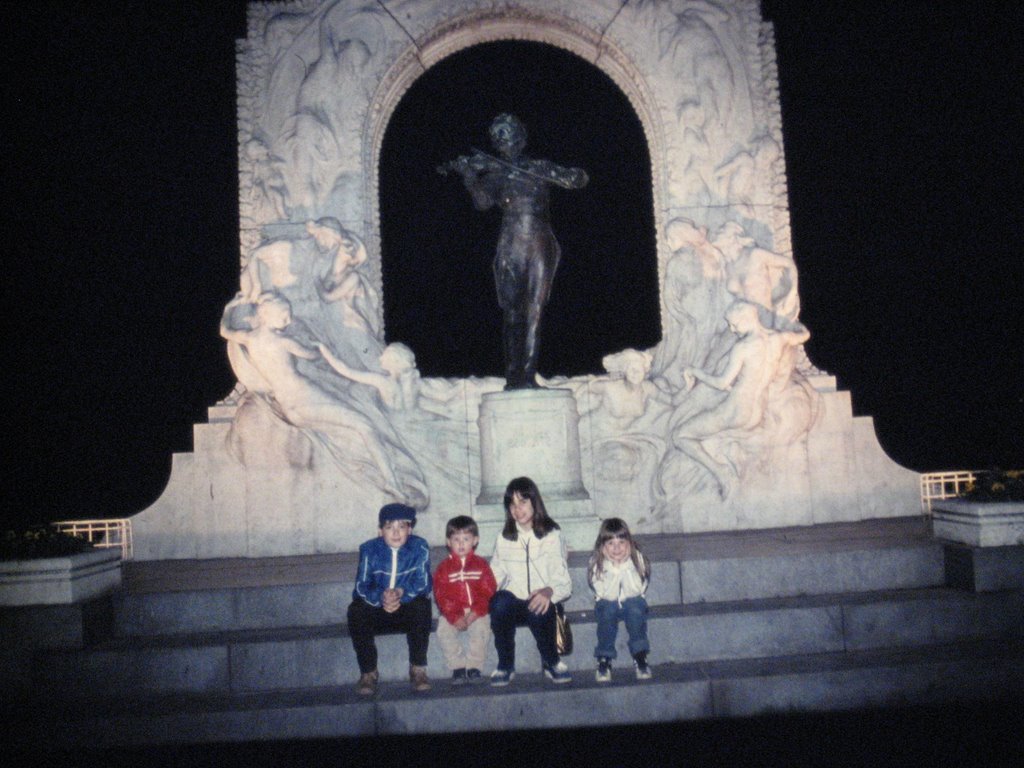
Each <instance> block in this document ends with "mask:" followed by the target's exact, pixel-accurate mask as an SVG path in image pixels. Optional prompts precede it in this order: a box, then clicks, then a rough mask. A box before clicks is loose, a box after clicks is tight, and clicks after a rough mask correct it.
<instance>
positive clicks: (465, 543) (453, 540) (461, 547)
mask: <svg viewBox="0 0 1024 768" xmlns="http://www.w3.org/2000/svg"><path fill="white" fill-rule="evenodd" d="M479 543H480V537H479V536H474V535H473V534H472V533H470V532H469V531H456V532H455V533H453V534H452V535H451V536H449V537H448V550H449V551H450V552H451V553H452V554H453V555H455V556H456V557H467V556H468V555H470V554H471V553H472V552H473V550H474V549H476V545H477V544H479Z"/></svg>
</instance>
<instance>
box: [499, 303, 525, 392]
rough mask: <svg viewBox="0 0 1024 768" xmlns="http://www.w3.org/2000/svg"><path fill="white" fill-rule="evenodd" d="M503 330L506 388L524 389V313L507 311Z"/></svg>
mask: <svg viewBox="0 0 1024 768" xmlns="http://www.w3.org/2000/svg"><path fill="white" fill-rule="evenodd" d="M502 332H503V341H504V344H505V389H522V388H523V387H524V386H526V384H525V381H526V377H525V373H524V363H525V358H524V349H523V342H524V339H525V337H526V323H525V321H524V319H523V317H522V315H520V314H519V313H518V312H512V311H508V312H505V322H504V328H503V329H502Z"/></svg>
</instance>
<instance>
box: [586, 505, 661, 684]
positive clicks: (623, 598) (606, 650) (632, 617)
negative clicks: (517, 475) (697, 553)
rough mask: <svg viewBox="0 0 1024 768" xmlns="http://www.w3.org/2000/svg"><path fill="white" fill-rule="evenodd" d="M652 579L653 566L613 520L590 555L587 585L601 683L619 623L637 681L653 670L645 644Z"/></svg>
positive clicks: (609, 676) (604, 525)
mask: <svg viewBox="0 0 1024 768" xmlns="http://www.w3.org/2000/svg"><path fill="white" fill-rule="evenodd" d="M650 579H651V565H650V563H649V562H648V561H647V558H646V557H644V556H643V554H641V552H640V550H639V549H638V548H637V546H636V543H635V542H634V541H633V537H632V535H630V533H629V526H627V525H626V523H625V522H624V521H623V520H620V519H619V518H617V517H609V518H608V519H607V520H605V521H603V522H602V523H601V529H600V530H599V531H598V534H597V541H595V542H594V554H592V555H591V556H590V566H589V568H588V569H587V581H588V582H589V584H590V588H591V589H593V590H594V594H595V596H596V597H597V603H596V605H595V606H594V614H595V615H596V616H597V648H595V649H594V657H595V658H596V659H597V672H596V673H595V675H594V677H595V679H596V680H597V682H599V683H608V682H611V679H612V660H613V659H614V658H615V657H616V655H617V653H616V651H615V636H616V635H617V634H618V631H619V620H620V619H621V620H622V622H623V623H624V624H625V625H626V632H627V633H628V634H629V652H630V654H631V655H632V656H633V667H634V669H635V670H636V679H637V680H649V679H650V678H651V668H650V667H649V666H648V665H647V654H648V652H649V651H650V650H651V644H650V642H649V641H648V640H647V601H646V600H645V599H644V593H645V592H646V591H647V585H648V583H649V582H650Z"/></svg>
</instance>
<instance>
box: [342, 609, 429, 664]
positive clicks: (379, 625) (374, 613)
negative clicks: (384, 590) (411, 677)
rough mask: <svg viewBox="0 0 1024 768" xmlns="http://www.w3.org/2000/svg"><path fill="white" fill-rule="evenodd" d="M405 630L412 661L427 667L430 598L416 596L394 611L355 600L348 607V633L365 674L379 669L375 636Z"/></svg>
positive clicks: (411, 662)
mask: <svg viewBox="0 0 1024 768" xmlns="http://www.w3.org/2000/svg"><path fill="white" fill-rule="evenodd" d="M399 632H401V633H404V634H405V638H406V641H407V642H408V643H409V663H410V664H411V665H413V666H416V667H425V666H427V644H428V643H429V642H430V598H428V597H427V596H426V595H420V596H419V597H414V598H413V599H412V600H410V601H409V602H407V603H402V605H401V607H400V608H399V609H398V610H397V611H395V612H394V613H388V612H387V611H385V610H384V609H383V608H378V607H375V606H372V605H370V604H369V603H366V602H363V601H362V600H353V601H352V604H351V605H350V606H349V607H348V633H349V636H350V637H351V638H352V647H353V648H354V649H355V651H356V661H357V662H358V663H359V671H360V672H361V673H363V674H366V673H367V672H373V671H374V670H376V669H377V644H376V643H375V642H374V637H376V636H377V635H390V634H396V633H399Z"/></svg>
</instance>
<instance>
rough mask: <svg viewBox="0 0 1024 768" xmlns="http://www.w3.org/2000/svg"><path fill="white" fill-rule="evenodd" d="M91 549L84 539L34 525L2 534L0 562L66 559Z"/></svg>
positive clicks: (47, 527)
mask: <svg viewBox="0 0 1024 768" xmlns="http://www.w3.org/2000/svg"><path fill="white" fill-rule="evenodd" d="M92 548H93V546H92V544H90V543H89V542H88V541H86V540H85V539H80V538H78V537H77V536H72V535H71V534H68V533H63V532H60V531H55V530H54V529H53V528H50V527H49V526H47V525H34V526H31V527H29V528H24V529H20V530H8V531H5V532H4V536H3V540H2V541H0V560H36V559H39V558H44V557H67V556H68V555H77V554H79V553H80V552H88V551H89V550H91V549H92Z"/></svg>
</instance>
